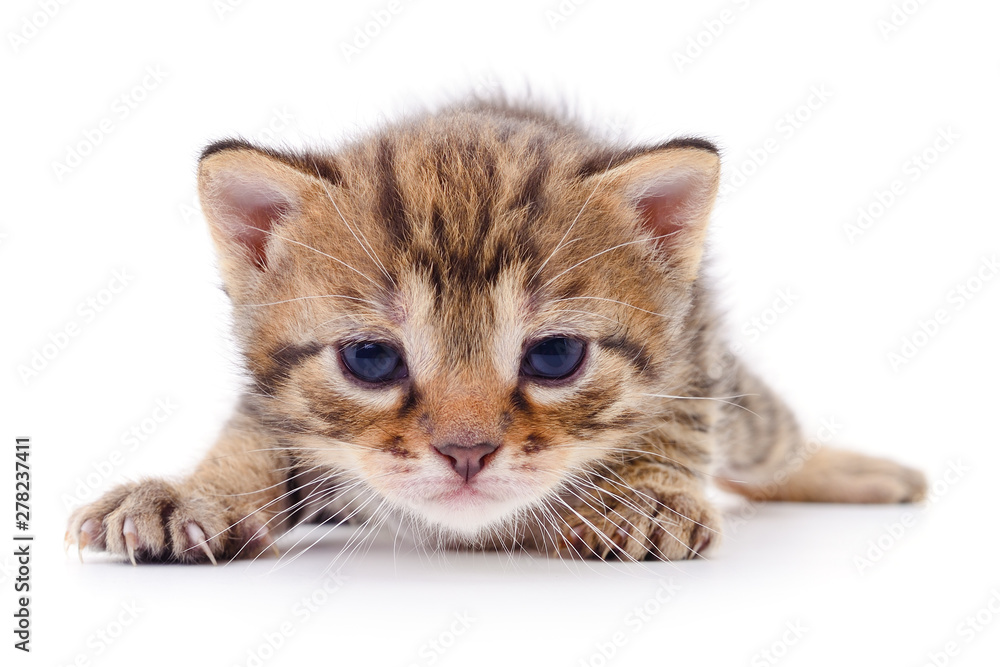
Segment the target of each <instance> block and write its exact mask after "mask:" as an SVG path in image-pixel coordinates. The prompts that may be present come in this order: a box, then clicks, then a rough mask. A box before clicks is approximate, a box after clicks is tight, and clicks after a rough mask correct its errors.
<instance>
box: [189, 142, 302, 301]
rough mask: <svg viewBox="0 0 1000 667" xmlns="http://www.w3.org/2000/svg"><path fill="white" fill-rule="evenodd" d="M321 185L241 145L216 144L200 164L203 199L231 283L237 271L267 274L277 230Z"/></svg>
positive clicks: (261, 153)
mask: <svg viewBox="0 0 1000 667" xmlns="http://www.w3.org/2000/svg"><path fill="white" fill-rule="evenodd" d="M321 187H322V185H321V184H320V182H319V181H318V180H317V179H316V178H313V177H311V176H310V175H309V174H306V173H304V172H302V171H300V170H298V169H296V168H294V167H292V166H291V165H289V164H287V163H285V162H283V161H282V160H280V159H278V158H276V157H274V156H272V155H269V154H268V153H267V152H265V151H262V150H259V149H257V148H255V147H254V146H252V145H250V144H247V143H244V142H238V141H222V142H218V143H215V144H212V145H211V146H209V147H208V148H206V149H205V150H204V152H202V155H201V161H200V163H199V165H198V197H199V199H200V201H201V208H202V210H203V211H204V212H205V216H206V218H208V222H209V226H210V228H211V232H212V238H213V240H214V241H215V244H216V247H217V248H218V251H219V256H220V259H221V260H222V263H223V273H224V274H225V276H224V277H225V278H226V279H227V282H228V281H229V279H230V278H231V277H232V276H233V271H239V270H240V269H241V268H252V269H256V270H258V271H263V270H265V269H266V268H267V265H268V249H269V247H273V244H274V239H275V238H276V237H277V236H278V234H277V232H276V231H275V229H276V228H277V227H279V226H280V225H281V224H282V223H283V222H284V221H286V220H289V219H292V218H294V217H296V216H298V215H299V214H301V213H302V211H303V208H304V205H305V202H306V200H307V199H308V198H309V197H311V196H313V195H315V194H316V193H317V191H319V189H320V188H321Z"/></svg>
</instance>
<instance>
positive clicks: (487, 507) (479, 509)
mask: <svg viewBox="0 0 1000 667" xmlns="http://www.w3.org/2000/svg"><path fill="white" fill-rule="evenodd" d="M520 506H521V503H518V502H512V501H482V502H477V503H461V504H458V503H441V502H436V501H427V502H424V503H421V504H420V505H417V506H414V507H412V508H411V511H412V512H413V513H414V514H417V515H418V516H420V517H422V518H423V519H424V521H426V522H427V523H428V524H430V525H431V526H435V527H438V528H441V529H443V530H445V531H447V532H450V533H453V534H454V535H455V536H456V537H460V538H463V539H475V538H476V537H478V536H479V535H480V534H481V533H483V532H484V531H485V530H486V529H488V528H490V527H491V526H496V525H500V524H503V523H505V522H506V520H507V519H509V518H510V517H511V516H513V514H514V513H515V512H516V511H517V509H518V508H519V507H520Z"/></svg>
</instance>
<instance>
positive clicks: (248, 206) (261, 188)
mask: <svg viewBox="0 0 1000 667" xmlns="http://www.w3.org/2000/svg"><path fill="white" fill-rule="evenodd" d="M217 197H218V200H219V203H220V204H221V206H220V208H221V209H222V211H223V214H222V217H223V221H224V223H225V229H226V232H227V233H228V234H229V236H230V237H231V238H232V239H233V240H234V241H237V242H238V243H239V244H240V245H242V246H243V247H244V248H246V249H247V251H248V253H249V256H250V259H251V260H253V262H254V263H255V264H256V265H257V266H258V267H259V268H260V269H262V270H263V269H265V268H267V253H266V249H267V240H268V237H269V236H270V233H271V228H272V227H273V226H274V224H275V222H276V221H277V220H279V219H280V218H281V217H282V216H284V215H285V214H287V213H288V211H289V210H290V209H291V208H292V203H291V201H289V199H288V197H287V196H285V195H284V194H283V193H282V192H280V191H278V190H277V189H275V188H274V187H273V186H271V185H270V184H268V183H262V182H259V181H244V180H238V179H232V180H229V181H228V182H226V183H225V184H224V185H223V186H222V187H221V188H220V189H219V192H218V194H217Z"/></svg>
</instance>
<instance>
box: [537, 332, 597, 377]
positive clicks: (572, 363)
mask: <svg viewBox="0 0 1000 667" xmlns="http://www.w3.org/2000/svg"><path fill="white" fill-rule="evenodd" d="M586 349H587V348H586V346H585V345H584V344H583V342H582V341H579V340H577V339H575V338H546V339H545V340H543V341H540V342H538V343H535V344H534V345H532V346H531V348H529V349H528V352H527V354H525V355H524V361H522V362H521V372H522V373H524V374H525V375H530V376H532V377H537V378H544V379H547V380H560V379H562V378H565V377H569V376H570V375H572V374H573V373H574V371H576V369H577V368H579V367H580V362H582V361H583V353H584V351H585V350H586Z"/></svg>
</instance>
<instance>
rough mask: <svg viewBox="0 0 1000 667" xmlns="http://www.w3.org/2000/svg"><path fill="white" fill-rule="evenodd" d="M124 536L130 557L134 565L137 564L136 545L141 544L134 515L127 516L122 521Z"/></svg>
mask: <svg viewBox="0 0 1000 667" xmlns="http://www.w3.org/2000/svg"><path fill="white" fill-rule="evenodd" d="M122 536H123V537H124V538H125V548H126V549H127V550H128V559H129V560H130V561H132V565H135V564H136V562H135V547H136V546H137V545H138V544H139V532H138V531H137V530H136V529H135V522H134V521H132V517H125V521H124V523H122Z"/></svg>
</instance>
